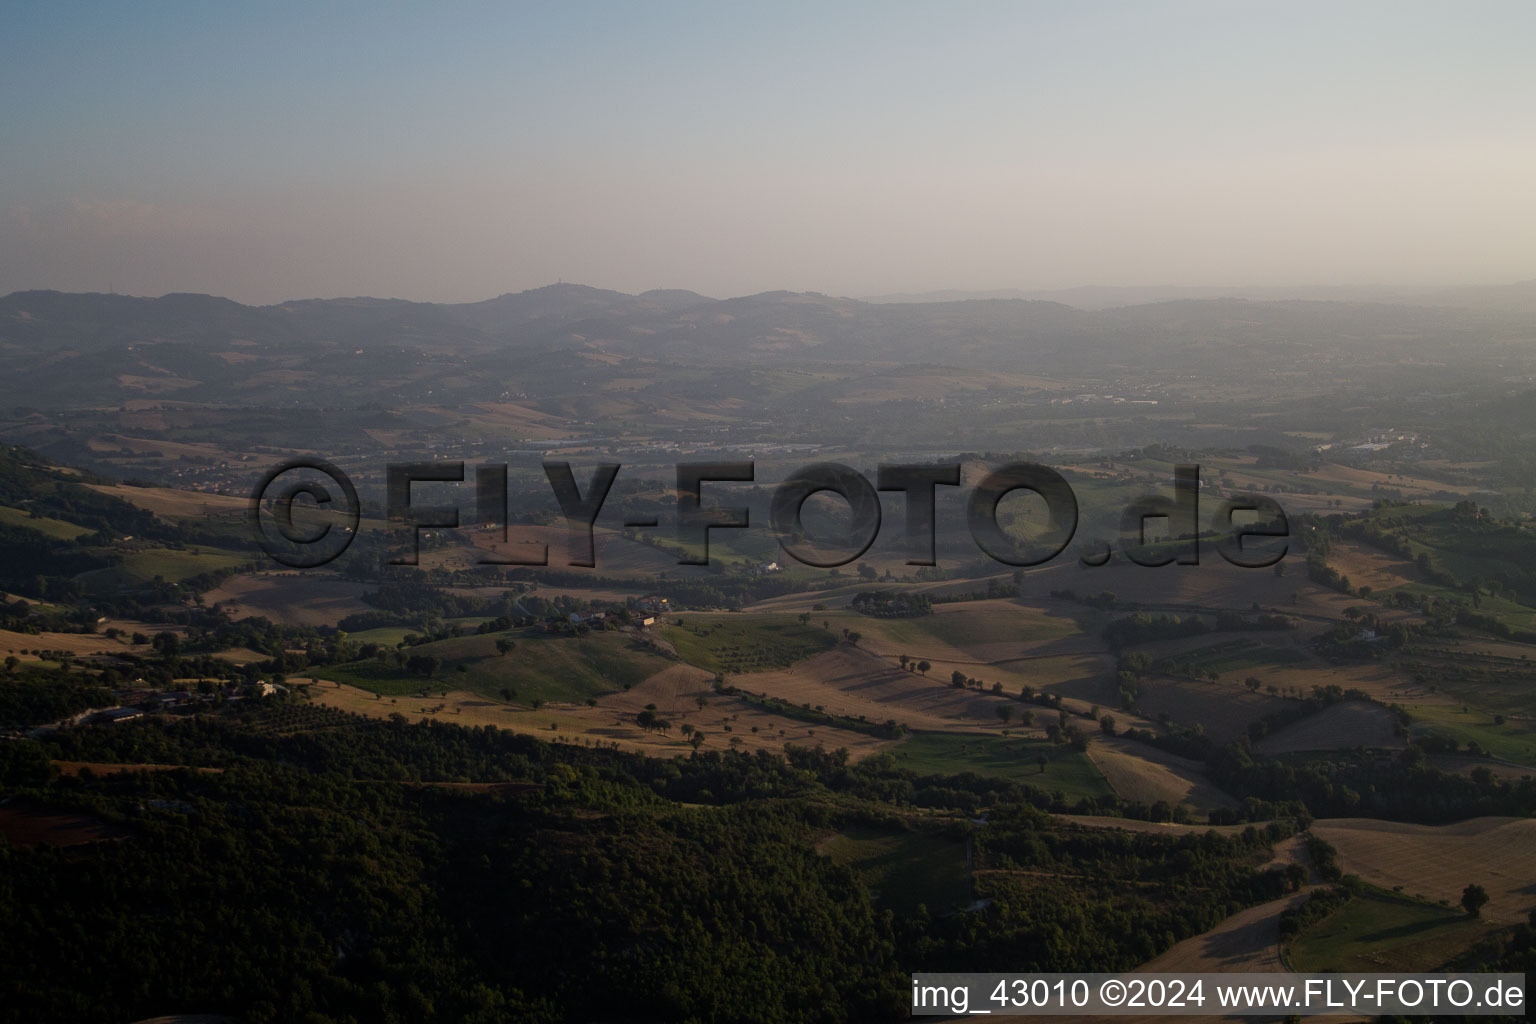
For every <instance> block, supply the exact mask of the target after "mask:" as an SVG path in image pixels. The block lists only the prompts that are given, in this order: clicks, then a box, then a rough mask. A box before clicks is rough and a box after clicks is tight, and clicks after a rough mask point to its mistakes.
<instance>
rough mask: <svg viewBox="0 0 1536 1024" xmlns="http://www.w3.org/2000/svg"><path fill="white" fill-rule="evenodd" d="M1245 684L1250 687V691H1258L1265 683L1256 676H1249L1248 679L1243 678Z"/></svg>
mask: <svg viewBox="0 0 1536 1024" xmlns="http://www.w3.org/2000/svg"><path fill="white" fill-rule="evenodd" d="M1243 685H1244V686H1246V687H1248V692H1250V693H1258V692H1259V687H1261V686H1263V685H1264V681H1263V680H1262V679H1259V678H1258V677H1256V676H1249V677H1248V678H1247V679H1244V680H1243Z"/></svg>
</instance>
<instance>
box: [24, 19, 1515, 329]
mask: <svg viewBox="0 0 1536 1024" xmlns="http://www.w3.org/2000/svg"><path fill="white" fill-rule="evenodd" d="M375 7H382V5H372V4H370V5H358V6H356V7H352V6H347V5H342V4H339V3H324V4H313V3H300V4H278V3H258V4H249V5H235V4H225V3H206V2H203V3H186V4H180V3H176V4H169V3H167V4H156V3H139V4H122V3H112V4H101V5H99V6H93V5H87V4H83V3H80V4H77V3H36V4H21V3H11V4H7V6H6V17H5V30H4V33H3V34H0V100H3V106H0V293H3V292H9V291H12V290H15V289H21V288H38V287H46V288H60V289H68V290H96V291H106V290H109V289H113V290H116V291H119V292H129V293H135V294H148V295H158V294H161V293H163V292H168V291H202V292H212V293H216V294H222V295H228V296H230V297H232V298H236V299H239V300H241V301H245V302H275V301H280V300H283V299H290V298H301V297H309V296H331V295H359V294H368V295H381V296H399V297H403V298H416V299H431V300H444V301H448V300H463V299H479V298H487V297H490V296H492V295H496V294H499V293H501V292H505V291H517V290H521V289H524V288H528V287H534V286H538V285H541V284H547V283H550V282H553V281H555V280H558V279H563V280H566V281H580V282H583V283H587V284H594V285H599V286H603V287H610V288H618V289H621V290H624V291H639V290H643V289H647V288H657V287H679V288H692V289H695V290H697V291H702V292H705V293H707V294H712V295H718V296H725V295H738V294H745V293H751V292H758V291H765V290H768V289H774V288H788V289H795V290H816V291H825V292H831V293H836V294H845V295H865V294H874V293H883V292H892V291H901V290H908V291H917V290H929V289H937V288H976V289H987V288H1009V287H1018V288H1037V287H1061V286H1070V285H1077V284H1236V283H1244V284H1332V283H1339V284H1366V283H1388V284H1392V283H1404V284H1414V283H1484V282H1486V283H1495V282H1504V281H1513V280H1518V279H1525V278H1531V277H1536V59H1533V58H1532V56H1531V45H1532V40H1533V39H1536V4H1533V3H1528V2H1509V3H1469V2H1446V3H1439V4H1422V3H1410V2H1402V0H1394V2H1386V3H1339V2H1335V0H1329V2H1325V3H1302V2H1297V0H1288V2H1284V3H1241V2H1235V0H1231V2H1219V3H1218V2H1212V3H1164V4H1159V3H1150V2H1146V3H1142V2H1138V3H1084V2H1077V0H1074V2H1061V3H1003V4H996V5H992V4H954V3H932V4H927V5H906V4H900V5H898V4H893V3H878V4H871V5H868V6H862V5H860V6H852V5H843V6H839V7H837V8H836V9H829V5H827V4H825V3H811V4H804V5H800V4H787V3H772V4H759V5H754V6H751V7H747V6H746V5H743V4H719V3H712V4H699V5H675V4H665V5H663V4H655V3H624V4H620V3H610V4H581V3H561V4H554V3H548V2H543V3H539V4H536V5H528V6H516V7H514V6H511V5H506V4H501V3H496V4H486V5H484V6H479V5H472V4H468V3H453V4H435V5H431V6H430V7H428V6H427V5H421V6H420V7H419V8H413V9H401V8H394V9H391V10H389V11H387V12H385V11H381V10H375V9H374V8H375Z"/></svg>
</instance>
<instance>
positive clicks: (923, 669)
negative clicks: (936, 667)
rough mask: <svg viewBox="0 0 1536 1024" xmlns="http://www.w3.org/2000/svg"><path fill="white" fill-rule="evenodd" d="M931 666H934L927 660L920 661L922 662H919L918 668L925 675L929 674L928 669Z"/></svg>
mask: <svg viewBox="0 0 1536 1024" xmlns="http://www.w3.org/2000/svg"><path fill="white" fill-rule="evenodd" d="M931 668H933V666H932V665H930V664H928V662H927V661H920V662H918V663H917V670H918V671H919V672H921V673H922V674H923V675H927V674H928V670H929V669H931Z"/></svg>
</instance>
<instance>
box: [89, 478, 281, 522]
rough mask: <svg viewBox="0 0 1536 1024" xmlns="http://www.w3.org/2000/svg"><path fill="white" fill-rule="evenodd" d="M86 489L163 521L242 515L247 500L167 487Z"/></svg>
mask: <svg viewBox="0 0 1536 1024" xmlns="http://www.w3.org/2000/svg"><path fill="white" fill-rule="evenodd" d="M86 486H87V487H90V488H91V489H92V490H97V491H100V492H101V493H102V494H110V495H111V496H112V497H114V498H119V499H121V500H123V501H126V502H128V503H129V504H130V505H137V506H138V507H139V508H142V509H144V510H146V511H149V512H153V513H154V514H155V515H157V516H161V517H163V518H166V519H186V518H191V517H199V516H210V515H221V514H223V515H228V514H232V513H244V512H246V511H247V509H248V508H249V504H250V503H249V499H248V498H244V497H236V496H235V495H232V494H204V493H203V492H202V491H178V490H175V489H173V488H170V487H129V486H128V485H127V484H114V485H111V486H108V485H104V484H87V485H86Z"/></svg>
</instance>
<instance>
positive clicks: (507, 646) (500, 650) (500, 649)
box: [496, 638, 517, 657]
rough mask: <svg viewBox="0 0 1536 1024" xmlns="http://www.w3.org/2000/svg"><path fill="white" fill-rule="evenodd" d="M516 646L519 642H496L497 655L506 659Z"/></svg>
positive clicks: (505, 640)
mask: <svg viewBox="0 0 1536 1024" xmlns="http://www.w3.org/2000/svg"><path fill="white" fill-rule="evenodd" d="M516 646H517V641H515V640H508V639H506V638H502V639H500V640H497V641H496V653H497V654H499V655H501V656H502V657H506V655H507V654H508V653H510V652H511V650H512V648H514V647H516Z"/></svg>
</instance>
